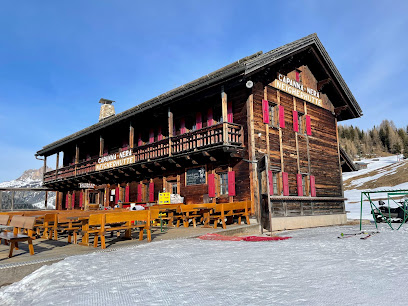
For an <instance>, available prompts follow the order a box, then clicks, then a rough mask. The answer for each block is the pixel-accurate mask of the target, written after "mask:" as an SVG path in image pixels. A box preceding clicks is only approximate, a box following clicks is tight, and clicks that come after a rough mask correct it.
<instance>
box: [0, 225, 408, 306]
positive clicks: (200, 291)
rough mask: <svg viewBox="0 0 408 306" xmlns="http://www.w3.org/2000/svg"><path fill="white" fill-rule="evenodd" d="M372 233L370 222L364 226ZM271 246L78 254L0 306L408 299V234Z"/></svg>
mask: <svg viewBox="0 0 408 306" xmlns="http://www.w3.org/2000/svg"><path fill="white" fill-rule="evenodd" d="M368 229H370V230H373V227H372V226H371V225H370V227H369V228H366V230H368ZM342 232H343V233H349V232H356V227H350V226H342V227H326V228H314V229H305V230H298V231H292V232H288V233H286V235H289V236H292V237H293V238H292V239H288V240H285V241H274V242H243V241H202V240H198V239H182V240H168V241H159V242H152V243H148V244H144V245H139V246H135V247H131V248H127V249H121V250H118V251H112V252H103V253H101V252H98V253H93V254H88V255H82V256H72V257H68V258H66V259H65V260H63V261H61V262H58V263H55V264H53V265H51V266H43V267H42V268H40V269H39V270H37V271H35V272H34V273H32V274H31V275H29V276H27V277H25V278H24V279H23V280H21V281H20V282H17V283H15V284H12V285H10V286H7V287H3V288H0V304H1V305H24V306H25V305H181V304H183V305H406V304H407V301H406V300H407V294H406V292H405V290H401V288H400V286H404V284H405V283H406V271H407V270H408V261H407V260H406V249H405V245H407V247H408V238H407V237H408V230H407V229H406V228H402V230H400V231H391V230H390V229H387V228H385V227H384V228H383V229H381V233H379V234H376V235H373V236H372V237H371V238H369V239H367V240H361V239H360V237H363V236H365V235H361V236H353V237H351V238H349V239H338V238H337V236H339V235H340V233H342Z"/></svg>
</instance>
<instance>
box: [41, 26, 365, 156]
mask: <svg viewBox="0 0 408 306" xmlns="http://www.w3.org/2000/svg"><path fill="white" fill-rule="evenodd" d="M311 45H315V46H316V48H317V49H318V51H319V52H320V54H321V56H322V57H323V59H324V61H325V62H326V64H327V66H328V68H329V69H330V70H331V71H332V73H333V75H334V78H335V79H336V81H337V82H338V83H339V84H340V86H341V88H342V89H343V90H344V92H345V94H346V96H347V98H348V100H349V101H348V103H347V104H348V105H349V107H350V108H351V109H352V111H353V114H354V115H355V117H359V116H361V115H362V111H361V108H360V106H359V105H358V103H357V101H356V100H355V98H354V96H353V94H352V93H351V91H350V90H349V88H348V87H347V85H346V83H345V82H344V80H343V78H342V77H341V75H340V73H339V72H338V70H337V68H336V66H335V65H334V63H333V61H332V60H331V58H330V57H329V55H328V54H327V52H326V50H325V49H324V47H323V45H322V43H321V42H320V40H319V38H318V37H317V35H316V34H311V35H308V36H306V37H304V38H301V39H299V40H296V41H294V42H291V43H289V44H286V45H284V46H282V47H279V48H276V49H274V50H271V51H269V52H267V53H263V52H262V51H259V52H257V53H255V54H252V55H250V56H247V57H244V58H242V59H240V60H238V61H236V62H234V63H232V64H229V65H227V66H225V67H223V68H221V69H218V70H216V71H214V72H212V73H209V74H207V75H205V76H203V77H201V78H198V79H196V80H194V81H192V82H189V83H187V84H185V85H182V86H180V87H177V88H175V89H172V90H170V91H168V92H166V93H164V94H161V95H159V96H157V97H155V98H152V99H150V100H148V101H146V102H143V103H141V104H139V105H136V106H134V107H132V108H130V109H128V110H126V111H124V112H122V113H119V114H117V115H115V116H112V117H109V118H107V119H105V120H103V121H101V122H98V123H95V124H93V125H91V126H89V127H87V128H84V129H82V130H80V131H78V132H76V133H74V134H72V135H69V136H67V137H64V138H62V139H59V140H57V141H55V142H53V143H51V144H49V145H46V146H44V147H43V148H42V149H41V150H39V151H38V152H37V153H36V155H37V156H38V155H39V156H42V155H45V154H46V153H48V152H51V151H53V150H56V149H58V148H59V147H61V146H63V145H65V144H67V143H69V142H71V141H73V140H75V139H78V138H80V137H83V136H85V135H88V134H90V133H93V132H95V131H98V130H100V129H102V128H105V127H107V126H110V125H112V124H114V123H117V122H119V121H121V120H124V119H126V118H129V117H132V116H134V115H135V114H138V113H140V112H143V111H145V110H147V109H150V108H153V107H156V106H159V105H161V104H163V103H166V102H169V101H171V100H175V99H177V98H180V97H182V96H184V95H186V94H188V93H191V92H193V91H196V90H199V89H202V88H204V87H206V86H211V85H213V84H216V83H218V82H220V81H222V80H225V79H229V78H231V77H235V76H238V75H248V74H251V73H253V72H255V71H256V70H258V69H261V68H262V67H264V66H266V65H268V64H271V63H273V62H275V61H277V60H279V59H282V58H284V57H286V56H288V55H290V54H292V53H293V52H296V51H298V50H301V49H304V48H306V47H308V46H311Z"/></svg>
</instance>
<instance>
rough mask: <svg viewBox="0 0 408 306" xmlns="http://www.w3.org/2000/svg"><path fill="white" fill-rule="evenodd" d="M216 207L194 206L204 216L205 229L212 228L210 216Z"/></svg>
mask: <svg viewBox="0 0 408 306" xmlns="http://www.w3.org/2000/svg"><path fill="white" fill-rule="evenodd" d="M214 207H215V204H214V206H208V205H197V206H196V205H194V207H193V208H194V209H195V210H197V211H199V212H200V213H201V214H202V215H203V226H202V227H204V228H210V227H211V226H210V215H211V211H212V210H213V209H214Z"/></svg>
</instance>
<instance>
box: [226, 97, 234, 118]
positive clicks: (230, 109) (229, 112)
mask: <svg viewBox="0 0 408 306" xmlns="http://www.w3.org/2000/svg"><path fill="white" fill-rule="evenodd" d="M233 117H234V116H233V114H232V102H228V103H227V118H228V122H230V123H233V122H234V118H233Z"/></svg>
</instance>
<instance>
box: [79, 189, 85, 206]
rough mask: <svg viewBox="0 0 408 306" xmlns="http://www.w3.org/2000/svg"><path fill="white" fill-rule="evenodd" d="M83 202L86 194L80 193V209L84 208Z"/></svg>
mask: <svg viewBox="0 0 408 306" xmlns="http://www.w3.org/2000/svg"><path fill="white" fill-rule="evenodd" d="M83 201H84V193H83V192H82V191H81V192H80V193H79V207H80V208H82V204H83Z"/></svg>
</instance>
